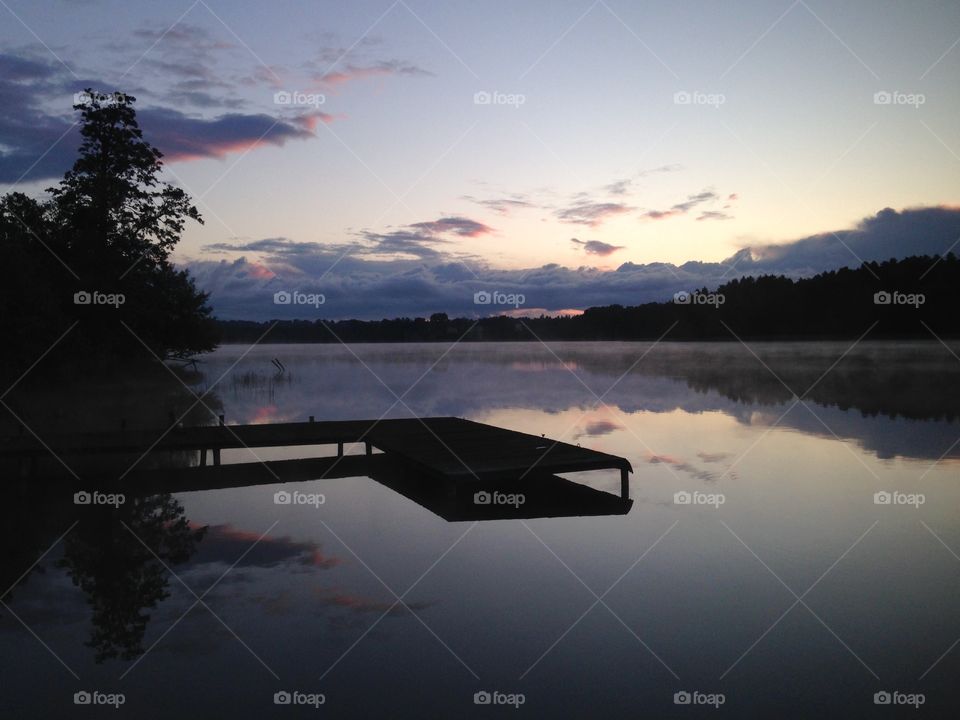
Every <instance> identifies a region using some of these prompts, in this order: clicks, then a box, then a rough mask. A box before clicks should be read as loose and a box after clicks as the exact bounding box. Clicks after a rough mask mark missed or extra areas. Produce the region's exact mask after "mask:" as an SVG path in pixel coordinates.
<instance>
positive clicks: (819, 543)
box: [0, 342, 960, 718]
mask: <svg viewBox="0 0 960 720" xmlns="http://www.w3.org/2000/svg"><path fill="white" fill-rule="evenodd" d="M957 350H958V348H957V347H955V346H954V347H953V348H952V352H953V353H955V352H957ZM952 352H951V349H950V348H947V347H945V346H943V345H941V344H939V343H936V342H930V343H906V344H904V343H900V344H890V343H869V342H864V343H861V344H860V345H857V346H856V347H854V348H853V349H852V350H851V349H850V343H835V344H834V343H831V344H818V345H816V346H813V345H808V344H784V343H779V344H769V345H766V344H763V343H751V344H750V345H749V347H747V346H743V345H741V344H739V343H716V344H699V343H690V344H673V343H664V344H661V345H658V346H656V347H654V346H653V345H652V344H650V343H602V344H601V343H598V344H592V343H552V344H549V345H543V344H540V343H516V344H463V345H458V346H455V347H453V348H451V347H450V346H447V345H440V344H431V345H356V346H351V347H349V348H348V347H343V346H338V345H318V346H317V345H300V346H288V345H283V346H280V345H264V346H258V347H255V348H249V347H246V346H226V347H223V348H221V349H220V350H218V351H217V352H216V353H214V354H212V355H210V356H208V357H207V358H206V359H205V361H204V362H203V363H202V364H201V365H200V371H199V372H198V373H195V374H188V375H187V376H185V378H184V379H186V381H187V384H188V385H190V386H191V387H192V388H193V389H194V390H196V391H197V392H207V393H208V394H206V395H204V396H203V401H202V402H201V403H199V404H196V406H195V407H194V408H193V410H191V413H190V418H191V419H193V420H194V421H197V420H199V421H205V422H215V417H216V415H217V414H220V413H223V414H224V415H225V418H226V421H227V422H228V423H250V422H263V423H266V422H282V421H296V420H306V419H307V417H308V416H310V415H313V416H315V417H316V418H317V419H353V418H379V417H396V418H401V417H413V416H420V417H423V416H436V415H454V416H460V417H465V418H469V419H472V420H477V421H481V422H486V423H491V424H494V425H499V426H502V427H507V428H513V429H516V430H521V431H524V432H529V433H534V434H538V435H539V434H543V435H546V436H547V437H548V438H556V439H562V440H565V441H567V442H572V443H575V444H576V443H579V444H581V445H583V446H585V447H590V448H594V449H596V450H600V451H603V452H608V453H613V454H616V455H622V456H624V457H627V458H628V459H629V460H630V461H631V463H632V464H633V467H634V469H635V473H634V475H633V476H632V479H631V497H632V498H633V500H634V504H633V507H632V509H631V510H630V512H629V513H628V514H626V515H612V516H600V517H576V516H574V517H560V518H540V519H530V520H501V521H487V522H476V523H474V522H454V523H450V522H447V521H445V520H443V519H442V518H440V517H438V516H437V515H436V514H434V513H433V512H431V511H430V510H429V509H427V508H426V507H423V506H421V505H418V504H417V503H415V502H412V501H411V500H409V499H407V498H405V497H403V496H402V495H400V494H398V493H396V492H394V491H392V490H390V489H389V488H387V487H385V486H384V485H382V484H380V483H378V482H376V481H375V480H373V479H371V478H368V477H348V478H338V479H322V480H317V481H314V482H310V483H301V484H297V485H296V486H289V485H286V486H283V488H281V487H280V486H277V485H263V486H254V487H245V488H235V489H223V490H208V491H199V492H184V493H178V494H176V495H173V496H157V497H152V498H139V499H136V500H134V499H133V498H132V493H131V500H130V501H129V502H127V503H126V504H125V505H124V506H122V507H121V508H119V509H117V510H116V511H114V510H111V509H109V508H97V507H84V506H75V505H73V503H72V498H66V497H63V496H62V493H60V494H57V492H56V491H44V490H42V489H36V488H33V489H31V488H27V489H25V490H18V491H15V492H13V497H11V498H10V500H9V501H8V503H7V507H6V510H7V512H6V516H7V518H8V522H7V523H6V533H7V536H8V540H7V548H8V551H7V553H6V555H7V557H6V559H5V561H4V565H5V574H4V577H5V578H9V580H8V581H7V583H6V585H11V584H14V586H13V587H12V588H11V590H10V591H9V593H8V594H7V595H5V596H4V597H3V601H4V603H5V604H6V605H7V607H6V608H2V610H3V614H2V616H0V638H2V647H3V651H2V653H0V654H2V658H3V660H2V663H3V665H2V667H3V673H4V689H3V692H2V701H0V702H2V707H0V712H2V714H3V716H4V717H29V716H37V717H40V716H44V717H68V716H74V715H75V714H76V713H77V712H78V710H77V708H75V706H74V705H73V693H74V692H76V691H80V690H84V689H86V690H91V691H92V690H94V689H96V690H99V691H102V692H105V693H109V692H122V693H124V696H125V704H124V705H123V707H121V708H120V709H119V711H115V710H113V709H112V708H109V712H108V710H107V709H105V708H87V709H86V711H89V712H90V713H91V714H96V713H97V711H98V710H99V712H100V713H101V714H104V715H106V716H109V717H120V716H126V715H129V716H135V717H147V718H149V717H171V716H173V715H174V714H180V715H183V716H186V717H194V716H196V717H221V716H223V717H225V716H233V717H284V716H298V715H312V716H319V714H320V713H324V714H327V715H330V716H333V717H371V716H375V715H377V714H381V715H384V716H389V717H458V716H474V715H476V716H478V717H479V716H485V715H489V714H490V713H493V712H506V711H508V710H509V711H510V712H513V709H512V708H490V707H485V706H477V705H475V704H474V694H475V693H477V692H480V691H489V692H493V691H499V692H502V693H506V694H517V693H522V694H523V696H524V704H523V706H522V707H521V708H520V712H523V713H526V714H532V715H534V716H536V717H584V716H594V715H597V716H601V715H607V716H610V717H637V716H641V715H649V716H651V717H674V716H675V717H685V716H691V715H696V716H704V715H705V716H715V715H716V716H720V715H723V716H731V717H734V716H735V717H743V716H746V715H748V714H759V713H762V714H764V715H769V716H771V717H774V716H775V717H798V718H799V717H810V716H811V715H812V714H814V713H817V714H821V715H823V714H825V715H828V716H837V717H841V716H872V715H873V714H874V713H879V712H881V711H883V712H884V714H889V715H896V714H898V713H903V714H904V715H906V716H911V717H922V716H931V717H934V716H939V717H943V716H944V715H943V714H944V713H945V712H947V711H948V710H950V709H953V710H956V709H957V707H958V706H960V700H958V699H957V697H956V690H955V689H954V687H953V685H954V683H952V682H951V680H952V678H953V677H955V676H956V673H957V672H958V670H960V650H957V649H955V648H954V647H953V646H954V644H955V642H956V640H957V639H958V638H960V614H958V613H957V612H956V607H957V606H958V601H960V557H958V555H957V554H958V553H960V523H958V521H957V518H958V513H957V510H958V501H960V491H958V487H957V483H958V480H960V475H958V468H960V464H958V458H960V449H958V443H957V440H958V438H960V420H958V412H960V382H958V380H960V360H958V359H957V357H955V356H954V355H953V354H952ZM273 358H278V359H280V360H281V362H282V364H283V365H284V366H285V368H286V371H285V372H284V373H278V372H277V370H276V369H275V367H274V366H273V365H272V364H271V360H272V359H273ZM179 383H180V380H179V379H177V378H176V377H174V376H173V375H171V376H170V377H169V388H166V391H167V392H168V393H169V394H170V395H178V394H179V395H180V396H184V395H185V393H186V391H185V389H184V388H183V386H181V385H179ZM186 397H187V398H188V400H190V402H186V403H182V402H181V401H182V400H183V397H180V400H178V401H177V402H181V404H179V405H177V406H176V409H177V415H179V414H180V412H182V410H183V409H185V408H186V407H189V405H190V404H191V402H193V400H192V398H190V397H189V396H186ZM165 398H166V396H165ZM167 401H168V399H164V400H158V401H157V407H155V408H152V410H153V411H155V412H156V413H157V414H159V415H160V416H163V415H165V412H164V411H165V409H166V408H164V407H161V406H162V405H163V403H164V402H167ZM19 402H20V403H22V404H25V403H27V398H20V399H19ZM169 402H170V403H171V406H173V404H174V401H173V400H170V401H169ZM207 406H209V409H208V408H207ZM328 450H329V448H321V449H314V448H308V449H305V448H293V449H270V450H261V449H258V450H256V451H255V452H253V451H231V452H225V453H224V461H225V462H229V463H233V462H250V461H256V460H261V459H262V460H269V459H280V458H296V457H303V456H305V455H308V454H311V453H316V452H327V451H328ZM348 451H349V452H362V448H348ZM191 461H195V460H191ZM67 462H68V464H69V460H67ZM569 477H571V479H575V480H577V481H579V482H582V483H585V484H588V485H590V486H591V487H594V488H596V489H599V490H603V491H607V492H611V493H618V492H619V489H620V488H619V475H618V473H616V472H612V471H611V472H597V473H581V474H578V475H576V476H569ZM84 479H86V477H85V478H84ZM280 489H286V490H294V489H295V490H298V491H300V492H303V493H313V494H322V495H323V498H324V502H323V504H320V505H318V506H313V505H299V506H293V505H278V504H275V502H274V494H275V493H276V492H277V491H278V490H280ZM882 492H887V493H899V494H898V495H895V496H894V502H893V503H891V504H877V502H876V493H882ZM678 493H688V495H678ZM686 497H692V498H695V499H696V500H699V501H704V503H705V504H694V503H691V504H683V503H682V502H678V498H679V499H681V500H682V499H684V498H686ZM883 497H885V496H881V498H883ZM898 499H899V500H901V501H904V500H909V499H912V500H913V501H915V502H913V504H897V500H898ZM921 500H922V502H921ZM74 523H75V524H74ZM65 532H66V535H65V536H64V537H62V539H60V540H59V541H58V538H60V536H61V535H62V534H63V533H65ZM48 549H49V552H46V551H47V550H48ZM44 552H46V554H45V555H43V553H44ZM41 556H42V557H41ZM38 557H41V559H40V561H39V563H37V565H36V566H34V567H33V569H32V570H31V571H30V572H29V573H27V575H26V576H25V577H23V578H22V579H21V580H20V581H19V583H15V581H17V580H18V578H19V577H20V576H21V574H22V573H24V572H26V571H27V570H28V569H29V568H30V566H31V563H33V562H34V561H35V560H36V559H37V558H38ZM198 598H199V600H198ZM283 690H287V691H291V692H292V691H294V690H296V691H299V692H302V693H322V694H323V696H324V698H325V703H324V705H323V706H322V707H320V708H319V709H313V708H304V707H285V706H276V705H274V702H273V698H274V693H275V692H277V691H283ZM882 691H888V692H893V691H900V692H903V693H923V695H924V700H925V703H924V705H923V706H922V707H920V709H919V710H918V711H915V710H914V709H913V708H909V711H908V710H907V709H904V708H894V707H887V708H878V707H877V706H875V705H874V694H875V693H877V692H882ZM678 692H690V693H693V692H700V693H704V694H716V693H722V694H723V696H724V704H723V705H722V706H721V707H720V708H719V709H714V708H713V707H709V706H698V707H688V706H684V705H676V704H675V703H674V695H675V693H678Z"/></svg>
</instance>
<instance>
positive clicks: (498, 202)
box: [460, 193, 537, 215]
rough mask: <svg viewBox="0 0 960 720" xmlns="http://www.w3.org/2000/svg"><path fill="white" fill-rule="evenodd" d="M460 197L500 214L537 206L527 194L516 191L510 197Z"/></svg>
mask: <svg viewBox="0 0 960 720" xmlns="http://www.w3.org/2000/svg"><path fill="white" fill-rule="evenodd" d="M460 197H461V200H467V201H468V202H472V203H475V204H477V205H480V206H482V207H485V208H488V209H490V210H493V211H494V212H495V213H497V214H498V215H507V214H509V213H510V211H511V210H522V209H525V208H532V207H537V206H536V205H535V204H534V203H532V202H530V200H528V199H526V196H524V195H521V194H519V193H515V194H513V195H511V196H509V197H500V198H490V199H487V200H480V199H478V198H475V197H473V196H472V195H461V196H460Z"/></svg>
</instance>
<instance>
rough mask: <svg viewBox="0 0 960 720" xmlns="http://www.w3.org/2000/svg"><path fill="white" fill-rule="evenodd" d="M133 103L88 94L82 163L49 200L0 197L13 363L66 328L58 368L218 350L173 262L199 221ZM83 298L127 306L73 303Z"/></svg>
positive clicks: (200, 301) (6, 325)
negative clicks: (167, 173)
mask: <svg viewBox="0 0 960 720" xmlns="http://www.w3.org/2000/svg"><path fill="white" fill-rule="evenodd" d="M134 101H135V98H133V97H132V96H130V95H126V94H124V93H112V94H109V95H102V94H99V93H95V92H93V91H92V90H89V89H88V90H87V91H86V92H85V100H84V101H83V102H82V103H80V104H77V105H75V106H74V109H75V110H78V111H80V113H81V122H82V127H81V131H80V132H81V136H82V142H81V145H80V149H79V157H78V158H77V160H76V162H75V163H74V165H73V167H72V168H71V169H70V170H69V171H68V172H67V173H66V174H65V175H64V178H63V180H62V181H61V182H60V184H59V185H57V186H56V187H52V188H48V192H49V193H50V199H49V200H48V201H45V202H42V203H41V202H37V201H35V200H32V199H30V198H28V197H27V196H25V195H23V194H20V193H13V194H10V195H7V196H6V197H4V198H2V199H0V262H2V263H3V265H4V266H5V267H8V268H16V270H17V273H18V274H19V277H18V278H17V279H16V280H15V281H14V283H13V286H12V287H9V286H8V287H5V288H4V290H3V295H2V301H3V303H4V304H3V310H4V312H3V320H2V322H3V327H2V332H3V334H4V335H5V336H7V337H9V338H12V339H13V341H14V343H15V345H14V348H13V350H14V352H13V356H14V358H13V359H14V360H15V361H16V362H15V363H14V362H12V363H10V364H11V366H13V365H15V364H22V362H23V361H24V360H27V361H29V360H32V359H35V357H36V354H37V353H35V352H34V350H35V349H36V346H41V348H42V349H46V347H48V346H49V343H50V342H52V340H54V339H56V337H58V336H59V335H60V334H61V333H63V332H64V331H65V330H66V329H67V328H68V327H69V326H70V324H71V323H72V322H73V321H79V324H78V325H77V326H76V329H75V331H74V332H72V333H71V334H70V337H69V338H68V339H67V341H66V342H65V343H64V344H63V345H62V347H60V348H59V349H58V352H57V354H56V355H55V357H58V358H59V359H60V360H63V359H64V358H66V357H70V358H71V359H77V358H78V357H79V358H83V357H91V356H92V357H94V358H103V357H118V356H119V357H131V356H136V355H137V354H139V355H140V356H143V355H145V354H147V353H145V351H144V348H143V344H145V345H147V346H148V347H149V348H150V349H151V350H153V352H154V353H156V354H157V355H164V354H167V353H174V354H183V353H193V352H202V351H206V350H210V349H212V348H213V347H214V346H215V344H216V328H215V324H214V323H213V321H212V318H211V309H210V307H209V306H208V305H207V295H206V294H205V293H202V292H200V291H198V290H197V288H196V287H195V285H194V283H193V280H192V279H191V278H190V276H189V275H188V273H187V272H186V271H182V270H177V269H176V268H175V267H174V266H173V264H172V263H171V262H170V252H171V250H172V249H173V247H174V246H175V245H176V244H177V242H178V241H179V240H180V236H181V234H182V232H183V229H184V226H185V224H186V222H187V221H188V220H195V221H197V222H201V223H202V222H203V221H202V219H201V217H200V213H199V212H198V211H197V208H196V207H195V206H194V205H193V204H192V202H191V200H190V198H189V196H188V195H187V194H186V193H185V192H184V191H183V190H182V189H180V188H177V187H174V186H172V185H170V184H169V183H164V182H161V180H160V177H159V176H160V172H161V170H162V162H161V157H162V154H161V153H160V151H159V150H157V149H156V148H154V147H152V146H151V145H150V144H149V143H148V142H147V141H146V140H145V139H144V138H143V134H142V132H141V130H140V128H139V126H138V124H137V119H136V112H135V110H134V107H133V105H134ZM11 274H12V273H11ZM84 292H86V293H94V292H98V293H102V294H104V295H114V296H120V295H122V296H123V302H122V304H121V303H119V302H116V303H114V304H113V305H112V306H110V305H106V306H103V305H97V304H95V303H91V304H82V303H80V304H78V303H77V302H75V294H76V293H84ZM122 323H123V324H126V325H127V327H128V328H129V330H127V329H126V328H124V327H123V324H122ZM31 328H34V329H35V330H36V335H35V336H34V335H31V332H30V329H31ZM130 331H132V333H133V334H134V335H136V337H137V338H139V340H135V339H134V338H133V337H132V336H131V332H130ZM141 341H142V343H141ZM6 359H7V360H8V361H10V360H11V358H9V357H8V358H6Z"/></svg>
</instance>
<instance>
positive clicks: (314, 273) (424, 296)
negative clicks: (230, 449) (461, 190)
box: [189, 207, 960, 320]
mask: <svg viewBox="0 0 960 720" xmlns="http://www.w3.org/2000/svg"><path fill="white" fill-rule="evenodd" d="M957 238H960V208H949V207H928V208H918V209H910V210H904V211H902V212H896V211H894V210H890V209H886V210H883V211H881V212H879V213H877V214H876V215H875V216H871V217H869V218H866V219H865V220H863V221H862V222H860V223H859V224H858V225H856V226H855V227H854V228H852V229H847V230H840V231H837V232H827V233H821V234H818V235H813V236H809V237H805V238H801V239H798V240H795V241H793V242H789V243H783V244H777V245H773V244H770V245H754V246H752V247H747V248H743V249H742V250H740V251H738V252H737V253H735V254H734V255H733V256H731V257H730V258H727V259H726V260H725V261H723V262H698V261H691V262H687V263H684V264H683V265H679V266H677V265H673V264H669V263H647V264H636V263H630V262H627V263H623V264H621V265H620V266H619V267H618V268H617V269H615V270H600V269H597V268H592V267H588V266H584V267H578V268H568V267H563V266H561V265H558V264H555V263H550V264H547V265H543V266H541V267H536V268H523V269H511V270H505V269H502V268H494V267H490V266H488V265H486V264H484V263H483V262H482V261H480V260H477V259H476V258H458V257H456V256H455V255H453V253H452V249H453V248H455V247H456V245H454V244H448V243H444V242H442V241H443V238H442V237H439V236H437V235H431V234H429V233H423V232H419V233H418V232H411V231H410V230H409V229H400V230H397V231H394V232H393V233H385V234H374V233H368V234H367V235H366V236H365V237H361V239H360V242H358V243H357V244H355V245H350V244H347V243H344V244H339V245H328V244H324V243H295V242H291V241H288V240H284V239H282V238H271V239H265V240H259V241H255V242H249V243H227V244H220V245H219V246H211V249H216V250H218V251H219V252H227V253H229V254H228V255H227V257H226V258H224V259H202V260H196V261H193V262H191V263H189V267H190V268H191V270H192V271H193V273H194V274H195V276H196V278H197V282H198V284H199V285H200V287H202V288H203V289H205V290H209V291H211V293H212V294H211V302H212V303H213V305H214V308H215V310H216V312H217V314H218V315H220V316H221V317H224V318H233V319H239V318H249V319H256V320H266V319H270V318H275V317H287V318H289V317H328V318H352V317H355V318H363V319H380V318H384V317H403V316H406V317H415V316H421V317H422V316H428V315H429V314H430V313H433V312H446V313H449V314H451V315H461V316H468V317H469V316H474V315H476V314H477V306H476V305H474V303H473V293H474V292H476V291H478V290H482V289H486V290H499V291H501V292H504V293H511V292H516V293H523V294H524V295H525V296H526V307H528V308H534V307H536V308H546V309H548V310H551V311H553V310H561V309H567V308H581V309H582V308H586V307H590V306H596V305H609V304H612V303H620V304H624V305H636V304H639V303H643V302H651V301H663V300H665V299H668V298H670V297H672V295H673V293H675V292H677V291H678V290H689V289H691V288H699V287H703V286H707V287H716V286H717V285H720V284H722V283H723V282H726V281H728V280H731V279H733V278H736V277H740V276H743V275H758V274H764V273H770V274H783V275H787V276H790V277H803V276H809V275H812V274H815V273H817V272H821V271H824V270H830V269H835V268H838V267H843V266H851V267H854V266H857V265H859V263H860V259H861V258H862V259H863V260H867V261H870V260H886V259H889V258H891V257H906V256H908V255H918V254H922V255H938V254H941V253H945V252H947V251H948V250H949V249H950V247H951V246H952V245H953V244H954V243H955V242H956V241H957ZM397 248H402V249H403V250H404V251H405V252H398V253H393V254H392V255H391V253H388V252H386V251H387V250H388V249H394V250H395V249H397ZM848 248H849V249H848ZM851 250H852V251H853V253H851ZM239 253H243V257H239V258H238V257H237V255H238V254H239ZM854 253H855V254H854ZM284 289H285V290H294V289H297V290H301V291H303V292H317V293H323V294H324V295H325V296H326V304H325V305H323V306H321V307H320V308H319V310H317V311H316V312H314V308H308V309H304V308H302V307H300V308H298V307H296V306H293V305H274V304H273V300H272V298H273V293H274V292H276V291H278V290H284ZM495 310H496V308H495Z"/></svg>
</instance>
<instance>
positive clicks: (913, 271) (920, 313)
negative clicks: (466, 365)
mask: <svg viewBox="0 0 960 720" xmlns="http://www.w3.org/2000/svg"><path fill="white" fill-rule="evenodd" d="M958 295H960V259H958V258H957V257H956V256H954V255H953V254H952V253H950V254H948V255H946V256H945V257H942V258H938V257H936V256H934V257H925V256H915V257H909V258H905V259H902V260H889V261H887V262H883V263H876V262H872V263H864V264H862V265H861V266H860V267H858V268H856V269H851V268H843V269H840V270H833V271H830V272H824V273H821V274H819V275H816V276H814V277H810V278H804V279H800V280H792V279H790V278H787V277H783V276H774V275H764V276H761V277H744V278H738V279H736V280H731V281H730V282H728V283H726V284H724V285H721V286H720V287H718V288H716V289H715V290H708V289H707V288H701V289H700V290H693V289H691V291H690V292H689V293H680V294H678V295H677V296H674V297H673V298H670V299H669V300H667V301H665V302H656V303H646V304H643V305H637V306H632V307H625V306H622V305H608V306H604V307H593V308H589V309H587V310H586V311H584V313H583V314H582V315H577V316H572V317H544V316H541V317H530V318H517V317H508V316H498V317H484V318H480V319H476V318H453V319H451V318H448V317H447V315H446V314H444V313H435V314H434V315H431V316H430V317H429V318H396V319H393V320H369V321H365V320H324V319H317V320H280V321H270V322H251V321H243V320H221V321H219V326H220V330H221V337H222V341H223V342H225V343H252V342H255V341H256V340H258V339H259V338H261V337H262V336H264V333H267V334H266V336H265V337H263V340H262V342H280V343H324V342H340V341H342V342H433V341H450V340H455V339H457V338H460V337H463V338H464V339H465V340H471V341H480V340H484V341H493V340H499V341H514V340H534V339H536V338H539V339H542V340H645V339H653V338H658V337H660V336H661V335H663V334H664V333H665V332H667V331H668V330H669V333H668V334H667V338H668V339H671V340H730V339H732V338H733V337H734V335H733V334H734V333H735V334H736V336H738V337H741V338H747V337H749V338H771V339H784V340H785V339H819V338H856V337H859V336H860V335H862V334H863V333H864V332H866V331H867V330H868V329H869V328H871V326H874V323H876V325H875V326H874V327H873V329H872V330H871V332H870V335H869V337H871V338H883V337H887V338H912V337H917V338H927V339H929V338H931V337H932V336H931V331H933V332H934V333H936V334H937V335H938V336H940V337H958V336H960V321H958V314H957V307H958V302H957V300H958ZM274 323H276V324H275V326H274V327H273V329H271V330H269V332H267V331H268V329H269V328H270V327H271V326H272V325H274ZM925 325H926V327H925ZM927 328H929V329H927Z"/></svg>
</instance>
